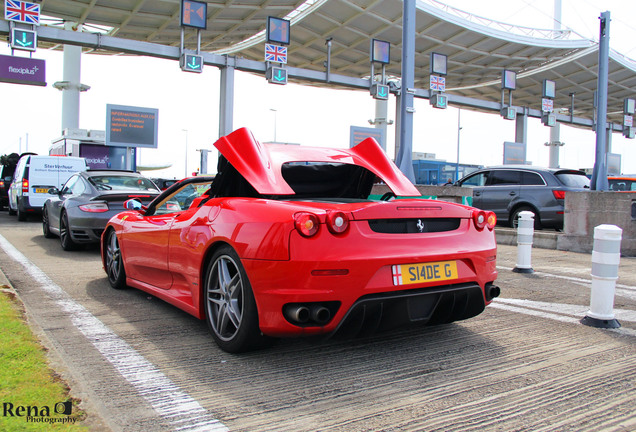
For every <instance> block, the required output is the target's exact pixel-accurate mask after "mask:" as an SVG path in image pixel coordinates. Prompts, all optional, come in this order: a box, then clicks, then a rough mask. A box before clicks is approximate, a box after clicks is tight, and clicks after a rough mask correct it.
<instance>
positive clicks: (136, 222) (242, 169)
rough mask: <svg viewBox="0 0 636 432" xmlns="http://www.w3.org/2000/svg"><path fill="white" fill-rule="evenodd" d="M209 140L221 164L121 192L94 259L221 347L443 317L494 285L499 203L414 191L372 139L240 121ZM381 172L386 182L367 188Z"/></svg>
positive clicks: (467, 307)
mask: <svg viewBox="0 0 636 432" xmlns="http://www.w3.org/2000/svg"><path fill="white" fill-rule="evenodd" d="M215 147H216V148H217V149H218V150H219V152H220V154H221V155H220V157H219V165H218V173H217V175H216V176H214V177H208V176H199V177H193V178H188V179H184V180H182V181H181V182H179V183H177V184H175V185H173V186H171V187H170V188H169V189H167V190H166V191H164V192H163V193H162V194H161V195H159V196H158V197H157V198H156V199H155V200H154V201H152V202H151V203H150V204H149V205H148V206H147V207H144V206H142V205H141V203H140V202H138V201H136V200H134V199H133V200H130V201H127V202H126V204H125V207H126V208H127V209H128V210H127V211H124V212H122V213H119V214H118V215H116V216H114V217H113V218H112V219H111V220H110V221H109V222H108V225H107V227H106V229H105V230H104V233H103V235H102V260H103V265H104V269H105V271H106V273H107V275H108V280H109V282H110V284H111V285H112V286H113V287H114V288H123V287H125V286H130V287H134V288H138V289H141V290H144V291H146V292H148V293H150V294H152V295H155V296H157V297H159V298H161V299H163V300H165V301H167V302H169V303H171V304H173V305H175V306H177V307H179V308H181V309H183V310H185V311H186V312H188V313H190V314H192V315H194V316H196V317H198V318H200V319H205V320H206V321H207V324H208V326H209V328H210V331H211V333H212V336H213V337H214V339H215V340H216V342H217V344H218V345H219V346H220V347H221V348H222V349H223V350H225V351H228V352H240V351H246V350H250V349H254V348H256V347H259V346H261V345H263V344H264V343H265V342H266V341H267V340H269V339H270V338H271V337H288V336H309V335H338V336H343V337H353V336H356V335H359V334H369V333H371V332H374V331H376V330H379V329H387V328H395V327H397V326H401V325H405V324H417V323H420V324H440V323H449V322H453V321H456V320H462V319H466V318H470V317H474V316H476V315H478V314H479V313H481V312H482V311H483V310H484V308H485V306H486V305H487V304H488V303H490V301H491V300H492V299H493V297H496V296H497V295H498V294H499V288H498V287H497V286H495V285H494V281H495V279H496V277H497V270H496V265H495V263H496V243H495V233H494V231H493V228H494V226H495V222H496V219H495V215H494V214H493V213H491V212H484V211H482V210H478V209H475V208H472V207H467V206H464V205H460V204H456V203H450V202H444V201H437V200H426V199H422V198H421V194H420V193H419V192H418V190H417V188H415V186H413V184H412V183H411V182H410V181H409V180H408V179H407V178H406V177H405V176H404V175H403V174H402V173H401V172H400V171H399V170H398V169H397V167H396V166H395V164H393V162H392V161H391V160H390V159H389V158H388V157H387V156H386V155H385V153H384V151H383V150H382V148H381V147H380V146H379V145H378V144H377V142H376V141H375V140H373V139H372V138H369V139H366V140H365V141H363V142H361V143H360V144H358V145H357V146H355V147H353V148H351V149H333V148H318V147H304V146H290V145H279V144H262V143H260V142H258V141H257V140H256V139H254V137H253V135H252V134H251V132H250V131H248V130H247V129H238V130H237V131H235V132H233V133H232V134H230V135H228V136H226V137H222V138H221V139H219V140H218V141H217V142H216V143H215ZM378 182H383V183H384V184H385V185H386V186H388V187H389V188H390V190H391V191H392V193H389V194H387V195H389V196H383V197H382V198H376V199H372V198H373V197H370V194H371V191H372V188H373V185H374V183H378ZM395 196H397V197H399V199H395Z"/></svg>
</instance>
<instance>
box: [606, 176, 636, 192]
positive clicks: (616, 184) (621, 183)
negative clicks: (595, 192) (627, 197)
mask: <svg viewBox="0 0 636 432" xmlns="http://www.w3.org/2000/svg"><path fill="white" fill-rule="evenodd" d="M608 182H609V188H610V190H612V191H621V192H623V191H636V180H631V179H608Z"/></svg>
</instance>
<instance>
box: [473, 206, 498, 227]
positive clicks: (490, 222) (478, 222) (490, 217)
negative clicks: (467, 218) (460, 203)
mask: <svg viewBox="0 0 636 432" xmlns="http://www.w3.org/2000/svg"><path fill="white" fill-rule="evenodd" d="M473 223H474V224H475V228H477V230H478V231H481V230H483V229H484V228H485V227H488V229H489V230H491V231H492V230H493V229H494V228H495V225H496V224H497V216H496V215H495V214H494V213H493V212H488V211H483V210H473Z"/></svg>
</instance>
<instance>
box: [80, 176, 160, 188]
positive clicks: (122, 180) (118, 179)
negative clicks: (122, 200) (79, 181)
mask: <svg viewBox="0 0 636 432" xmlns="http://www.w3.org/2000/svg"><path fill="white" fill-rule="evenodd" d="M89 181H90V182H91V183H92V184H93V186H95V187H96V188H97V189H98V190H121V191H157V186H155V184H154V183H153V182H152V181H150V180H149V179H147V178H144V177H131V176H117V175H104V176H92V177H89Z"/></svg>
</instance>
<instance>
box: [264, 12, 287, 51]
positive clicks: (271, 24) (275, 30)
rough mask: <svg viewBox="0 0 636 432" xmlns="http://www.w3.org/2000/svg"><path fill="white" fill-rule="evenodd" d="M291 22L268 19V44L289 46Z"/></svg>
mask: <svg viewBox="0 0 636 432" xmlns="http://www.w3.org/2000/svg"><path fill="white" fill-rule="evenodd" d="M289 27H290V22H289V20H286V19H282V18H276V17H272V16H270V17H267V42H273V43H277V44H281V45H289V38H290V36H289Z"/></svg>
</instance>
